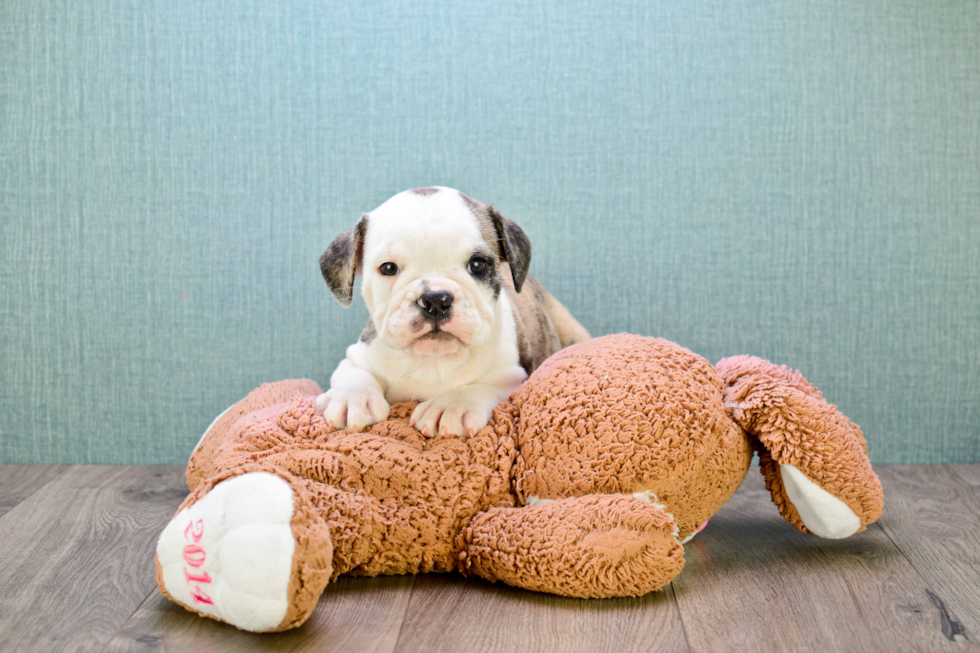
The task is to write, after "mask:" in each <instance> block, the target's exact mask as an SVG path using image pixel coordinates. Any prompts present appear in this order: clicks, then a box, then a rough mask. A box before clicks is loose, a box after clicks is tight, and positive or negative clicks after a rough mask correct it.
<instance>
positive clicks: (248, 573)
mask: <svg viewBox="0 0 980 653" xmlns="http://www.w3.org/2000/svg"><path fill="white" fill-rule="evenodd" d="M292 518H293V491H292V489H291V488H290V487H289V484H288V483H286V481H284V480H283V479H281V478H279V477H278V476H276V475H274V474H269V473H267V472H254V473H251V474H243V475H241V476H236V477H235V478H232V479H229V480H227V481H224V482H223V483H219V484H218V485H217V486H215V488H214V489H213V490H211V491H210V492H208V493H207V494H206V495H205V496H204V498H202V499H201V500H200V501H198V502H197V503H195V504H194V505H192V506H190V507H189V508H184V509H183V510H181V511H180V512H179V513H178V514H177V516H176V517H174V519H173V521H171V522H170V523H169V524H168V525H167V527H166V528H165V529H164V530H163V533H161V534H160V540H159V542H158V543H157V557H158V559H159V560H160V565H161V567H162V569H163V584H164V587H166V588H167V592H169V593H170V595H171V596H173V597H174V599H176V600H177V601H180V602H181V603H183V604H184V605H186V606H188V607H190V608H192V609H194V610H197V611H199V612H204V613H207V614H210V615H214V616H215V617H218V618H219V619H221V620H222V621H226V622H228V623H230V624H232V625H234V626H238V627H239V628H243V629H245V630H252V631H260V630H268V629H269V628H273V627H275V626H278V625H279V624H280V623H281V622H282V620H283V619H284V618H285V616H286V610H287V608H288V596H287V592H288V588H289V580H290V575H291V571H292V562H293V551H294V550H295V544H296V543H295V541H294V540H293V533H292V528H291V526H290V522H291V521H292Z"/></svg>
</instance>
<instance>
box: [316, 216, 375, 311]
mask: <svg viewBox="0 0 980 653" xmlns="http://www.w3.org/2000/svg"><path fill="white" fill-rule="evenodd" d="M367 218H368V216H367V214H366V213H365V214H364V215H362V216H361V219H360V220H358V221H357V224H356V225H354V226H353V227H352V228H350V229H348V230H347V231H345V232H344V233H342V234H340V235H339V236H337V239H336V240H334V241H333V242H332V243H330V246H329V247H327V250H326V251H325V252H324V253H323V254H322V255H321V256H320V272H322V273H323V278H324V279H326V281H327V285H328V286H330V291H331V292H333V295H334V297H336V298H337V301H338V302H340V303H341V305H342V306H344V307H345V308H346V307H348V306H350V305H351V303H352V302H353V301H354V275H356V274H357V270H358V268H359V267H360V266H361V256H362V254H363V251H364V234H365V233H367Z"/></svg>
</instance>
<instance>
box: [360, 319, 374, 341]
mask: <svg viewBox="0 0 980 653" xmlns="http://www.w3.org/2000/svg"><path fill="white" fill-rule="evenodd" d="M377 337H378V329H377V328H376V327H375V326H374V320H372V319H371V318H368V321H367V324H365V325H364V330H363V331H361V342H364V343H367V344H369V345H370V344H371V342H372V341H373V340H374V339H375V338H377Z"/></svg>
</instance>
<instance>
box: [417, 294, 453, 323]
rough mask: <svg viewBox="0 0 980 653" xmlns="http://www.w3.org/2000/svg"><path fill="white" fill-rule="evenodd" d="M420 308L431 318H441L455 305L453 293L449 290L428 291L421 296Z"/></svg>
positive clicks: (437, 319) (436, 319)
mask: <svg viewBox="0 0 980 653" xmlns="http://www.w3.org/2000/svg"><path fill="white" fill-rule="evenodd" d="M418 304H419V308H421V309H422V312H423V313H425V316H426V317H428V318H429V319H430V320H435V321H436V322H438V321H439V320H441V319H443V318H444V317H446V313H448V312H449V309H450V307H451V306H452V305H453V294H452V293H449V292H444V291H443V292H426V293H422V295H421V296H420V297H419V301H418Z"/></svg>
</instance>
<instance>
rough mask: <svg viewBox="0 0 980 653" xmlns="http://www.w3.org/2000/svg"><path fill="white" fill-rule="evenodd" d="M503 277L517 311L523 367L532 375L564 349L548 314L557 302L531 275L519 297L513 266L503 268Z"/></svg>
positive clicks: (518, 335) (519, 350)
mask: <svg viewBox="0 0 980 653" xmlns="http://www.w3.org/2000/svg"><path fill="white" fill-rule="evenodd" d="M501 276H502V277H503V280H504V288H505V289H506V290H507V297H508V299H510V304H511V306H512V307H513V309H514V322H515V323H516V324H517V351H518V357H519V360H520V364H521V367H523V368H524V371H526V372H527V373H528V374H531V372H533V371H534V370H535V369H537V367H538V365H540V364H541V363H543V362H544V361H545V359H547V358H548V357H549V356H551V355H552V354H553V353H555V352H556V351H558V350H559V349H561V348H562V342H561V337H560V336H559V334H558V330H557V329H556V328H555V324H554V322H553V321H552V319H551V313H550V312H549V310H548V308H549V305H550V302H551V301H554V302H556V303H557V300H555V299H554V298H553V297H551V295H550V294H549V293H548V291H547V290H545V288H544V286H542V285H541V282H540V281H538V280H537V279H535V278H534V277H532V276H530V275H528V277H527V279H526V280H525V281H524V290H523V291H522V292H520V293H518V292H517V291H516V290H515V289H514V282H513V277H512V275H511V271H510V266H507V265H502V266H501ZM549 300H550V301H549ZM583 331H585V330H584V329H583Z"/></svg>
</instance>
